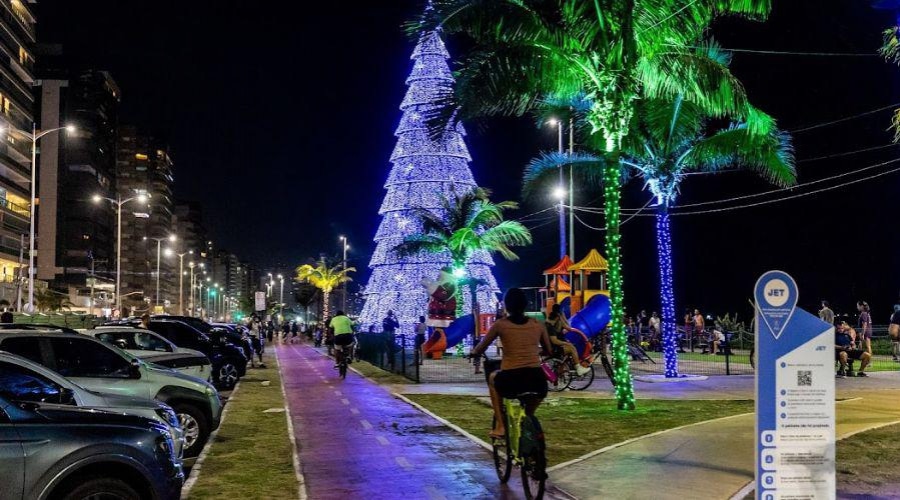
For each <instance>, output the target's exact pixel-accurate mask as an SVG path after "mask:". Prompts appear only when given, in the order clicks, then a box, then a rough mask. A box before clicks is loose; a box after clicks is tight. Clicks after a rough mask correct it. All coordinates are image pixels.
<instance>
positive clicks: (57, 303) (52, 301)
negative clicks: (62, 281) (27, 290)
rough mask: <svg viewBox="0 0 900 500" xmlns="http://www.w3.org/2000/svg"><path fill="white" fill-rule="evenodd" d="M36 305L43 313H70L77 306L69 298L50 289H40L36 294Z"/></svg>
mask: <svg viewBox="0 0 900 500" xmlns="http://www.w3.org/2000/svg"><path fill="white" fill-rule="evenodd" d="M34 301H35V305H36V306H37V310H38V311H41V312H56V311H59V310H66V311H69V310H71V309H72V307H73V306H74V305H75V304H73V303H72V301H71V300H69V296H68V295H66V294H64V293H60V292H57V291H55V290H51V289H49V288H44V289H38V290H36V291H35V294H34Z"/></svg>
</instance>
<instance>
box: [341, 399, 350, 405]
mask: <svg viewBox="0 0 900 500" xmlns="http://www.w3.org/2000/svg"><path fill="white" fill-rule="evenodd" d="M341 403H344V404H345V405H349V404H350V400H349V399H347V398H344V399H342V400H341Z"/></svg>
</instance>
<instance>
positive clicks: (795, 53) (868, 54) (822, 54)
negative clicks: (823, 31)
mask: <svg viewBox="0 0 900 500" xmlns="http://www.w3.org/2000/svg"><path fill="white" fill-rule="evenodd" d="M681 47H685V48H689V49H703V48H706V47H701V46H699V45H696V46H695V45H681ZM720 50H723V51H726V52H736V53H741V54H762V55H775V56H813V57H878V58H880V57H881V55H880V54H878V53H876V52H803V51H797V50H764V49H731V48H727V47H721V48H720Z"/></svg>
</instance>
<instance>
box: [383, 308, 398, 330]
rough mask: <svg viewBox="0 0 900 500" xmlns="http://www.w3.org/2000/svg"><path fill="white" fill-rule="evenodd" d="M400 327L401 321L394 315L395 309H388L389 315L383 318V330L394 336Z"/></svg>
mask: <svg viewBox="0 0 900 500" xmlns="http://www.w3.org/2000/svg"><path fill="white" fill-rule="evenodd" d="M399 327H400V322H399V321H397V318H395V317H394V311H391V310H388V312H387V316H385V317H384V319H383V320H381V331H382V332H384V333H389V334H391V335H392V336H393V335H394V333H395V332H396V331H397V328H399Z"/></svg>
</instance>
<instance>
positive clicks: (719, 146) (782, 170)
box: [683, 125, 797, 186]
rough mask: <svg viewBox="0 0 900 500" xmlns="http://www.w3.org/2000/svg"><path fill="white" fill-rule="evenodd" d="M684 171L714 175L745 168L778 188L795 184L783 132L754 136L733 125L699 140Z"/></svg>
mask: <svg viewBox="0 0 900 500" xmlns="http://www.w3.org/2000/svg"><path fill="white" fill-rule="evenodd" d="M683 163H684V165H685V166H686V168H688V169H691V170H702V171H707V172H715V171H718V170H721V169H723V168H729V167H737V168H746V169H748V170H752V171H754V172H756V173H757V174H759V175H760V176H761V177H763V178H765V179H766V180H768V181H769V182H771V183H773V184H776V185H779V186H790V185H792V184H795V183H796V182H797V171H796V168H795V165H794V149H793V146H792V145H791V140H790V136H789V135H788V134H787V133H784V132H773V133H769V134H755V133H753V132H752V131H751V130H750V129H749V128H748V127H746V126H744V125H735V126H732V127H729V128H727V129H725V130H722V131H719V132H718V133H716V134H713V135H712V136H710V137H707V138H704V139H703V140H701V141H699V142H698V143H697V144H695V145H694V147H693V148H692V149H691V151H690V152H689V153H688V154H686V155H685V157H684V160H683Z"/></svg>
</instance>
